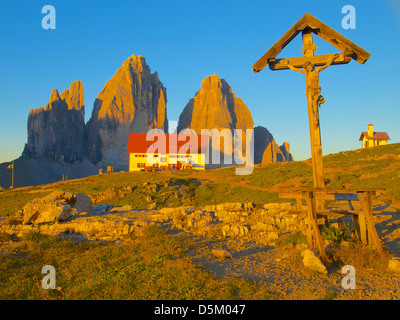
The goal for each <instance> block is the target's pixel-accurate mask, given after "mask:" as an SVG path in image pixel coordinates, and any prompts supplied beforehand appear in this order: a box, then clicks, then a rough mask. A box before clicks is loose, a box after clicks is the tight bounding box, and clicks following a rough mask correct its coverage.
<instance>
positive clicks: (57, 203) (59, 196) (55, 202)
mask: <svg viewBox="0 0 400 320" xmlns="http://www.w3.org/2000/svg"><path fill="white" fill-rule="evenodd" d="M75 204H76V195H75V194H73V193H70V192H64V191H59V190H57V191H54V192H52V193H51V194H49V195H47V196H45V197H42V198H37V199H34V200H32V201H31V202H29V203H27V204H26V205H25V206H24V207H23V209H22V215H23V224H31V223H34V224H38V223H43V222H55V221H64V220H66V219H68V218H69V217H70V216H71V215H74V214H78V211H77V210H76V209H75V208H73V206H74V205H75Z"/></svg>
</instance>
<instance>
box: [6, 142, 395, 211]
mask: <svg viewBox="0 0 400 320" xmlns="http://www.w3.org/2000/svg"><path fill="white" fill-rule="evenodd" d="M399 159H400V144H399V143H398V144H390V145H387V146H379V147H375V148H368V149H358V150H354V151H346V152H340V153H337V154H331V155H327V156H325V157H324V160H323V161H324V168H325V180H326V183H327V187H328V188H386V190H387V191H386V192H385V194H384V195H383V196H382V197H381V198H380V199H381V201H382V203H384V204H390V203H392V202H393V201H394V200H395V201H397V202H400V174H399V172H400V161H399ZM144 182H148V183H150V184H152V185H158V187H159V191H157V192H152V191H151V190H149V189H146V187H145V186H143V183H144ZM166 182H169V183H170V184H173V185H175V186H172V187H164V185H165V183H166ZM280 185H285V186H305V187H310V186H312V169H311V162H310V160H306V161H294V162H285V163H273V164H269V165H256V166H255V167H254V171H253V173H252V174H250V175H247V176H236V175H235V168H232V167H230V168H223V169H219V170H206V171H200V172H196V171H192V170H187V171H168V172H154V173H148V172H131V173H130V172H120V173H114V174H103V175H101V176H90V177H86V178H83V179H78V180H71V181H65V182H58V183H55V184H49V185H43V186H36V187H26V188H18V189H15V190H8V189H7V190H4V189H3V190H0V208H1V209H0V217H10V216H14V215H15V214H16V212H17V211H18V210H20V209H22V207H23V206H24V205H25V204H26V203H27V202H29V201H31V200H33V199H35V198H37V197H42V196H44V195H46V194H48V193H50V192H51V191H52V190H54V189H62V190H65V191H70V192H75V193H85V194H87V195H89V196H96V195H98V194H100V193H102V192H105V191H107V190H114V191H115V195H114V196H112V197H111V198H108V199H104V200H103V201H99V202H98V203H96V204H102V203H109V204H112V205H114V206H122V205H131V206H132V207H134V208H137V209H140V208H147V207H148V206H149V205H150V204H151V203H156V204H157V206H158V207H159V208H161V207H177V206H181V205H198V206H202V205H207V204H218V203H222V202H249V201H251V202H254V203H256V204H263V203H268V202H280V201H288V200H284V199H282V200H281V199H279V197H278V193H277V192H276V187H278V186H280ZM128 186H130V187H132V188H134V191H133V192H131V193H123V192H122V194H121V193H119V192H120V191H121V190H122V191H123V189H124V188H126V187H128ZM148 196H150V197H151V199H150V198H149V197H148ZM149 199H150V200H149Z"/></svg>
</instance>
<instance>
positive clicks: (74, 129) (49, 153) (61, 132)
mask: <svg viewBox="0 0 400 320" xmlns="http://www.w3.org/2000/svg"><path fill="white" fill-rule="evenodd" d="M84 117H85V107H84V94H83V85H82V82H81V81H75V82H73V83H72V84H71V85H70V88H69V90H68V89H65V90H64V92H62V93H61V94H59V93H58V91H57V89H53V91H52V93H51V96H50V101H49V102H48V103H47V105H46V106H45V108H43V107H40V108H37V109H33V110H30V111H29V116H28V142H27V143H26V144H25V148H24V151H23V153H22V157H24V158H34V159H48V160H53V161H56V162H60V163H68V164H73V163H79V162H80V161H82V159H83V158H84V154H85V141H84V137H85V136H84V133H85V119H84Z"/></svg>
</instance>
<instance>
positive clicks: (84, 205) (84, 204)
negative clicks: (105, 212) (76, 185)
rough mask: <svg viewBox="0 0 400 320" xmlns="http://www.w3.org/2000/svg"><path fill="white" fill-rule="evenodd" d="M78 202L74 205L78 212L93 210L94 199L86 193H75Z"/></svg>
mask: <svg viewBox="0 0 400 320" xmlns="http://www.w3.org/2000/svg"><path fill="white" fill-rule="evenodd" d="M75 199H76V202H75V204H74V205H72V208H74V209H75V210H76V211H77V212H78V214H81V213H83V212H92V211H93V201H92V199H90V197H89V196H87V195H86V194H84V193H78V194H76V195H75Z"/></svg>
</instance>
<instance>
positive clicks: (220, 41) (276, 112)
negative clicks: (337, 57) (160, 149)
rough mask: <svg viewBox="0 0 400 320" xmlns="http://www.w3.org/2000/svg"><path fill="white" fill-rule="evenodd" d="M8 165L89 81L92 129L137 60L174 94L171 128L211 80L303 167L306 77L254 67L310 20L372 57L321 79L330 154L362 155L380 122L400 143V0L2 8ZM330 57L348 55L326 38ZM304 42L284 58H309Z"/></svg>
mask: <svg viewBox="0 0 400 320" xmlns="http://www.w3.org/2000/svg"><path fill="white" fill-rule="evenodd" d="M48 4H50V5H53V6H54V7H55V9H56V29H55V30H44V29H43V28H42V26H41V21H42V18H43V17H44V16H45V14H42V13H41V10H42V7H43V6H44V5H48ZM344 5H353V6H354V7H355V9H356V29H354V30H352V29H348V30H345V29H343V28H342V19H343V17H344V16H345V14H342V7H343V6H344ZM0 10H1V11H0V12H1V13H2V14H1V16H2V18H1V19H0V111H1V112H0V162H4V161H10V160H12V159H15V158H17V157H18V156H19V155H20V154H21V152H22V150H23V147H24V144H25V142H26V140H27V133H26V125H27V118H28V113H29V110H30V109H33V108H37V107H39V106H44V105H45V104H46V103H47V102H48V100H49V97H50V94H51V91H52V89H53V88H57V89H58V90H59V91H63V90H64V88H68V87H69V85H70V83H71V82H73V81H75V80H82V82H83V86H84V93H85V108H86V120H88V119H89V118H90V115H91V112H92V107H93V102H94V100H95V98H96V97H97V95H98V93H99V92H100V91H101V89H102V88H103V87H104V85H105V83H106V82H107V81H108V80H109V79H110V78H111V77H112V76H113V75H114V73H115V71H116V70H117V69H118V68H119V67H120V66H121V65H122V63H123V61H125V60H126V59H127V58H128V57H129V56H131V55H132V54H140V55H143V56H144V57H145V58H146V61H147V64H148V65H149V66H150V68H151V71H152V72H154V71H158V73H159V78H160V80H161V81H162V82H163V84H164V86H165V87H166V88H167V98H168V104H167V109H168V119H169V120H178V118H179V115H180V113H181V112H182V110H183V108H184V107H185V105H186V103H187V102H188V101H189V99H190V98H192V97H193V96H194V94H195V92H196V91H197V90H198V89H199V88H200V83H201V81H202V80H203V79H204V78H205V77H206V76H208V75H210V74H214V73H216V74H218V75H219V76H220V77H221V78H223V79H225V80H226V81H227V82H228V83H229V84H230V85H231V86H232V89H233V91H234V92H235V93H236V95H237V96H239V97H240V98H242V100H243V101H244V102H245V103H246V105H247V106H248V108H249V109H250V111H251V113H252V116H253V119H254V122H255V126H258V125H261V126H264V127H266V128H268V129H269V130H270V131H271V133H272V134H273V135H274V137H275V140H276V141H277V142H278V143H279V144H281V143H282V142H283V141H288V142H289V143H290V146H291V152H292V154H293V155H294V158H295V160H303V159H307V158H309V157H310V143H309V131H308V118H307V117H308V116H307V106H306V97H305V94H304V92H305V81H304V76H303V75H302V74H299V73H296V72H292V71H290V70H288V71H279V72H278V71H275V72H273V71H270V70H269V69H268V68H266V69H264V70H263V71H261V72H260V73H259V74H255V73H253V71H252V65H253V64H254V63H255V62H256V61H257V60H258V59H259V58H260V57H261V56H262V55H263V54H264V53H265V52H266V51H267V50H268V49H269V48H270V47H271V46H272V45H273V44H274V43H275V42H276V41H277V40H278V39H279V38H280V37H281V36H282V35H283V34H284V32H285V31H286V30H288V29H289V28H290V27H291V26H292V25H293V24H294V23H295V22H296V21H297V20H298V19H300V18H301V16H302V15H303V14H304V13H306V12H309V13H311V14H312V15H314V16H315V17H316V18H318V19H319V20H321V21H322V22H324V23H326V24H328V25H329V26H330V27H332V28H333V29H335V30H337V31H338V32H340V33H341V34H343V35H344V36H345V37H347V38H349V39H350V40H351V41H353V42H355V43H356V44H358V45H359V46H361V47H362V48H364V49H365V50H367V51H368V52H370V53H371V58H370V59H369V60H368V61H367V62H366V64H365V65H360V64H359V63H357V62H355V61H352V62H350V63H349V64H347V65H342V66H335V67H331V68H328V69H326V70H325V71H324V72H322V73H321V74H320V85H321V87H322V94H323V96H324V97H325V100H326V102H325V104H324V105H322V108H321V110H320V120H321V135H322V148H323V153H324V154H329V153H336V152H339V151H344V150H351V149H356V148H359V147H360V142H359V141H358V138H359V136H360V134H361V131H366V130H367V125H368V123H370V122H372V123H373V124H374V125H375V127H374V129H375V130H376V131H387V132H388V133H389V135H390V137H391V141H390V142H391V143H396V142H400V124H399V123H400V108H399V100H398V95H399V92H400V80H399V78H400V63H399V62H400V41H399V40H400V1H399V0H368V1H366V0H362V1H358V0H357V1H353V0H351V1H324V0H322V1H318V2H317V1H308V0H303V1H295V0H290V1H289V0H288V1H268V0H264V1H237V0H229V1H225V0H218V1H215V0H214V1H210V0H201V1H200V0H199V1H195V0H185V1H184V0H182V1H174V0H172V1H166V0H164V1H153V0H147V1H133V0H131V1H100V0H97V1H90V0H86V1H75V0H68V1H67V0H64V1H61V0H47V1H37V0H29V1H18V0H16V1H2V2H1V4H0ZM314 39H315V42H316V44H317V45H318V46H319V48H318V51H317V54H318V53H322V54H323V53H333V52H337V51H338V50H337V49H335V48H333V47H331V46H330V45H328V44H325V43H324V42H323V41H322V40H320V39H317V37H314ZM301 47H302V45H301V37H300V36H299V37H297V38H296V39H294V40H293V42H292V43H290V44H289V45H288V46H287V47H286V48H285V50H284V51H283V52H282V53H281V54H280V55H279V57H294V56H300V55H301V54H302V53H301Z"/></svg>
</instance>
